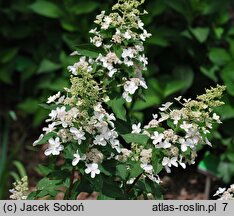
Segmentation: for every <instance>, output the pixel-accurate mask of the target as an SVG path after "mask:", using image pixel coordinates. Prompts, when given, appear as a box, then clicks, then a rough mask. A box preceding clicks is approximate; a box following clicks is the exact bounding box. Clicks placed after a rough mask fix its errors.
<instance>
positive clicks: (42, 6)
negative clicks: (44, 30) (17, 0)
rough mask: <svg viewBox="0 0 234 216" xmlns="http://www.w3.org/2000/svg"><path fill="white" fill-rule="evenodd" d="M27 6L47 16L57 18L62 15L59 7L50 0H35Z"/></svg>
mask: <svg viewBox="0 0 234 216" xmlns="http://www.w3.org/2000/svg"><path fill="white" fill-rule="evenodd" d="M29 8H30V9H31V10H32V11H33V12H35V13H37V14H39V15H41V16H45V17H49V18H59V17H61V16H62V15H63V11H62V10H61V9H60V7H58V6H57V5H56V4H54V3H52V2H51V1H45V0H37V1H35V2H34V3H33V4H31V5H30V6H29Z"/></svg>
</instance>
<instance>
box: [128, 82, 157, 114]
mask: <svg viewBox="0 0 234 216" xmlns="http://www.w3.org/2000/svg"><path fill="white" fill-rule="evenodd" d="M147 84H148V89H146V90H144V91H143V95H144V96H143V97H144V100H136V102H135V103H134V105H133V108H132V110H134V111H142V110H144V109H147V108H150V107H153V106H156V105H158V104H160V103H161V95H160V93H159V92H158V90H157V89H156V86H157V85H158V80H155V79H149V80H148V81H147Z"/></svg>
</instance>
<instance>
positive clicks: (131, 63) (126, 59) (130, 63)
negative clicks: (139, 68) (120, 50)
mask: <svg viewBox="0 0 234 216" xmlns="http://www.w3.org/2000/svg"><path fill="white" fill-rule="evenodd" d="M124 64H126V65H127V66H128V67H131V66H133V65H134V63H133V61H132V60H129V58H125V59H124Z"/></svg>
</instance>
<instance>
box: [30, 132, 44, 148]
mask: <svg viewBox="0 0 234 216" xmlns="http://www.w3.org/2000/svg"><path fill="white" fill-rule="evenodd" d="M43 137H44V135H43V134H41V135H40V136H39V138H38V139H37V140H35V141H34V143H33V146H36V145H37V143H39V142H40V141H41V140H42V139H43Z"/></svg>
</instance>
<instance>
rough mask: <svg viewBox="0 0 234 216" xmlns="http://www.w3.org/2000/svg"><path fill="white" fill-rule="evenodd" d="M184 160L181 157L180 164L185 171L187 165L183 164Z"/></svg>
mask: <svg viewBox="0 0 234 216" xmlns="http://www.w3.org/2000/svg"><path fill="white" fill-rule="evenodd" d="M182 160H183V157H182V156H181V155H180V160H179V161H178V162H179V164H180V166H182V168H183V169H185V168H186V164H185V163H183V162H182Z"/></svg>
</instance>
